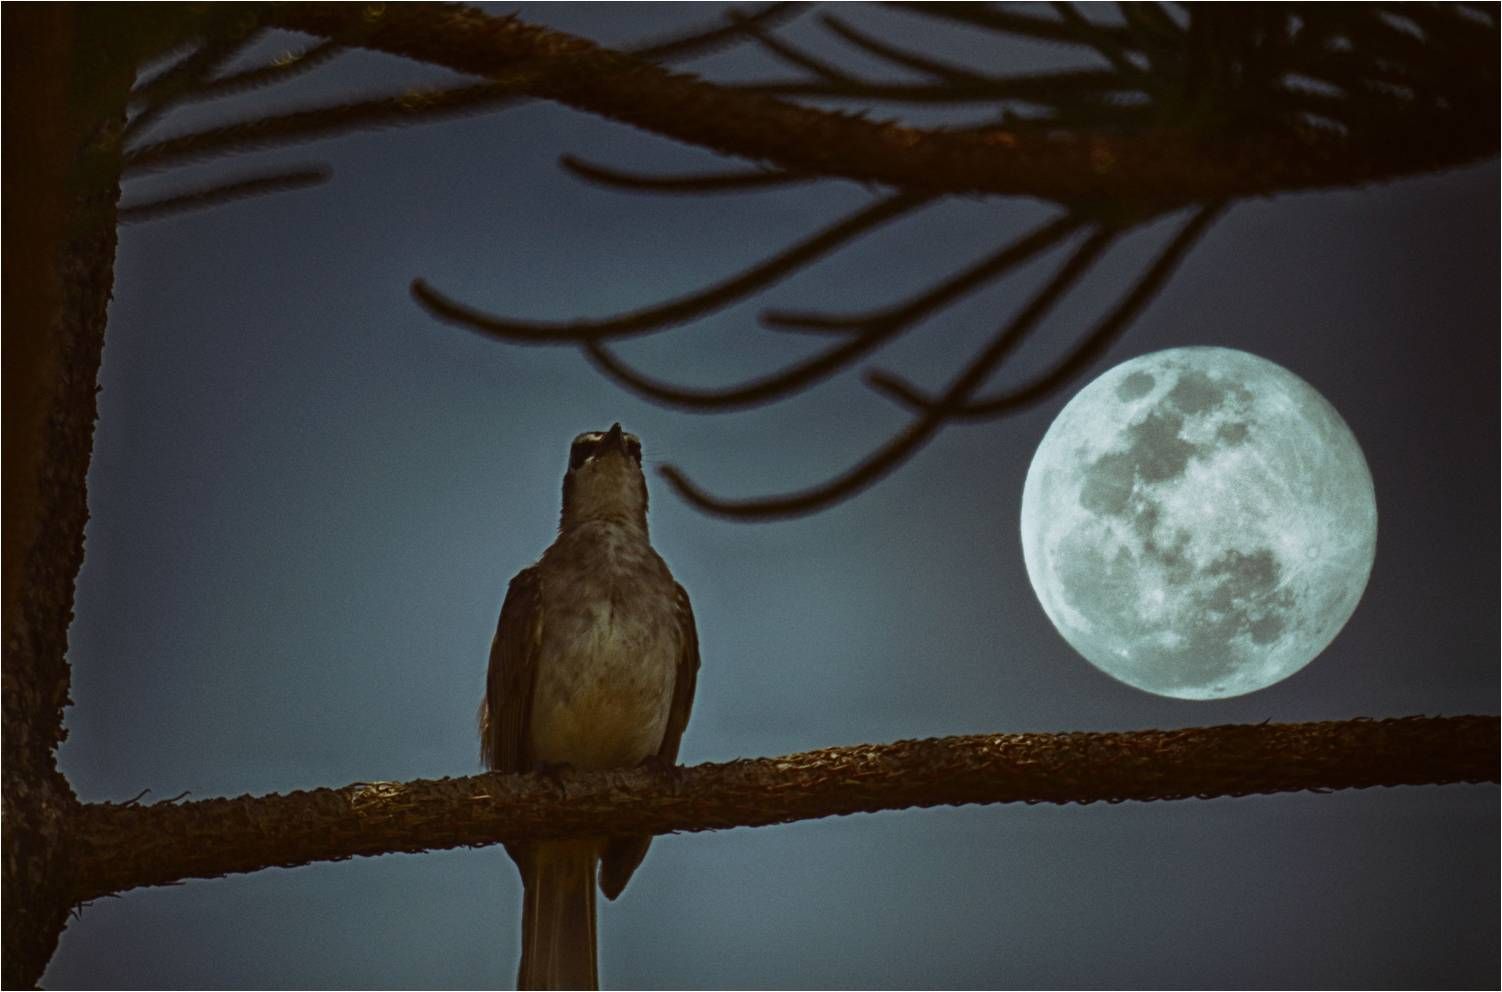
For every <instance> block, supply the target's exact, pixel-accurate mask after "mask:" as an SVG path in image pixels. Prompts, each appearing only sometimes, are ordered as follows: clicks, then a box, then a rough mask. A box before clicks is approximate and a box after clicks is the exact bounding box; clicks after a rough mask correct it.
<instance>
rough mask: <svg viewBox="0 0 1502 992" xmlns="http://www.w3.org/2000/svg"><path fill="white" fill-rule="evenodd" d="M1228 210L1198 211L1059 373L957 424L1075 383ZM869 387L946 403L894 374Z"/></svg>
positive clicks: (958, 415)
mask: <svg viewBox="0 0 1502 992" xmlns="http://www.w3.org/2000/svg"><path fill="white" fill-rule="evenodd" d="M1225 209H1226V204H1225V203H1216V204H1211V205H1210V206H1207V207H1201V208H1200V209H1199V210H1197V211H1195V213H1194V216H1193V217H1191V218H1190V219H1189V221H1188V222H1187V223H1185V225H1184V226H1183V227H1182V228H1181V229H1180V230H1179V232H1178V234H1176V235H1174V237H1173V240H1172V241H1170V242H1169V243H1168V245H1167V246H1166V247H1165V248H1164V249H1163V251H1162V253H1161V254H1159V256H1158V257H1157V259H1156V260H1154V262H1153V264H1152V265H1151V266H1150V267H1149V268H1148V269H1147V271H1146V272H1145V273H1143V275H1142V277H1141V278H1140V279H1139V280H1138V281H1137V283H1136V285H1134V286H1133V287H1132V289H1131V291H1130V292H1128V293H1127V295H1126V296H1125V297H1123V298H1122V300H1121V301H1120V302H1119V303H1118V304H1117V305H1116V306H1115V307H1114V308H1113V309H1112V310H1111V312H1110V313H1109V314H1107V315H1106V316H1105V317H1103V318H1102V319H1101V321H1100V322H1099V323H1098V324H1096V326H1095V327H1094V329H1092V330H1091V332H1090V333H1089V334H1088V335H1087V336H1086V337H1085V338H1084V339H1083V340H1082V341H1080V342H1079V344H1077V345H1075V347H1074V348H1073V349H1071V350H1070V352H1069V354H1068V355H1067V356H1066V357H1065V358H1064V359H1063V360H1062V361H1061V362H1059V363H1058V364H1057V365H1055V366H1054V367H1053V368H1051V369H1049V370H1048V371H1047V372H1045V373H1043V374H1042V375H1039V376H1036V377H1034V378H1032V379H1030V380H1028V381H1027V382H1025V383H1023V384H1021V385H1019V386H1015V387H1012V388H1010V389H1007V390H1004V391H1002V392H1001V393H998V394H997V395H995V396H992V397H988V398H985V399H976V400H972V401H970V402H968V403H965V404H963V405H961V406H959V407H957V408H954V407H951V408H950V413H951V415H952V416H953V417H954V418H955V419H957V420H980V419H986V418H990V417H998V416H1001V415H1003V414H1007V413H1011V412H1013V411H1015V410H1019V409H1023V408H1025V407H1027V406H1029V405H1031V404H1033V403H1036V402H1038V401H1040V400H1042V399H1044V398H1046V397H1048V396H1049V395H1051V394H1052V393H1053V391H1054V390H1056V389H1058V388H1059V387H1060V386H1062V385H1064V384H1065V383H1067V382H1070V381H1072V380H1073V379H1074V377H1075V376H1077V375H1078V374H1079V373H1080V372H1082V371H1083V370H1084V369H1085V368H1086V367H1087V366H1088V365H1089V364H1090V363H1091V362H1093V361H1095V360H1096V359H1097V358H1098V357H1099V356H1100V355H1102V354H1103V353H1104V352H1105V350H1106V349H1107V348H1109V347H1110V346H1111V345H1112V344H1113V343H1114V342H1115V341H1116V340H1117V339H1118V338H1119V337H1120V336H1121V335H1122V334H1123V333H1124V332H1125V331H1126V329H1127V328H1128V327H1130V326H1131V323H1132V321H1133V320H1134V319H1136V316H1137V314H1138V313H1140V312H1141V311H1142V308H1143V307H1145V306H1146V305H1147V304H1148V303H1149V302H1150V301H1151V300H1152V298H1153V297H1154V296H1155V295H1157V292H1158V290H1159V289H1160V288H1161V287H1162V286H1163V284H1164V283H1165V282H1167V281H1168V279H1169V277H1170V276H1172V275H1173V272H1174V270H1175V269H1176V268H1178V265H1179V263H1180V262H1182V261H1183V260H1184V257H1185V256H1186V255H1188V253H1189V251H1190V250H1191V249H1192V248H1193V247H1194V245H1195V243H1196V242H1197V241H1198V240H1199V239H1200V237H1201V236H1202V235H1203V234H1204V233H1205V231H1206V230H1208V229H1209V227H1210V225H1211V224H1213V223H1214V222H1215V221H1216V220H1217V219H1218V218H1219V217H1220V216H1221V214H1222V213H1224V211H1225ZM866 381H867V384H868V385H870V386H871V387H872V388H873V389H876V390H877V391H878V392H881V393H884V394H886V395H887V396H889V397H891V398H892V399H895V400H897V401H898V402H900V403H902V404H903V405H904V406H906V407H908V409H910V410H913V411H916V412H922V411H925V410H932V409H936V408H938V407H939V406H940V404H941V403H942V402H943V400H941V399H937V398H934V397H931V396H926V395H924V394H923V393H922V392H920V391H919V390H918V389H917V388H916V387H914V386H912V385H911V384H909V383H907V382H906V381H904V380H902V379H901V378H899V377H897V376H895V375H893V374H892V373H889V372H882V371H873V372H871V373H869V374H868V375H867V377H866Z"/></svg>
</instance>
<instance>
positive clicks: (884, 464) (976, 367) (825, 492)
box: [659, 228, 1119, 520]
mask: <svg viewBox="0 0 1502 992" xmlns="http://www.w3.org/2000/svg"><path fill="white" fill-rule="evenodd" d="M1118 233H1119V231H1117V230H1116V229H1113V228H1099V229H1097V230H1096V231H1095V232H1094V233H1093V234H1092V235H1091V236H1090V237H1089V238H1087V239H1086V241H1085V243H1084V244H1082V245H1081V246H1080V247H1079V248H1078V249H1076V251H1075V252H1074V254H1073V255H1071V256H1070V257H1069V259H1068V260H1067V261H1066V262H1065V263H1064V265H1063V266H1062V267H1061V268H1060V269H1059V271H1058V273H1056V274H1055V275H1054V277H1053V278H1052V279H1051V280H1050V281H1049V282H1048V283H1047V285H1045V286H1044V287H1043V289H1042V290H1040V291H1039V292H1038V293H1037V295H1035V296H1034V297H1033V298H1032V299H1031V300H1030V301H1029V302H1028V303H1027V305H1026V306H1024V307H1023V308H1022V310H1021V311H1019V312H1018V313H1017V314H1016V316H1014V317H1013V318H1012V320H1011V321H1009V322H1008V323H1007V324H1006V325H1005V326H1004V327H1003V328H1002V329H1001V330H1000V331H999V332H998V333H997V335H996V336H995V337H994V338H993V339H992V341H991V343H990V344H989V345H988V346H987V347H986V348H985V349H984V350H983V351H982V352H981V353H980V354H979V355H977V356H976V357H975V358H974V359H972V360H971V362H970V364H969V365H968V366H967V367H966V368H965V370H964V371H963V372H961V373H960V375H959V376H958V377H957V378H956V379H955V380H954V381H953V382H952V383H951V384H950V386H949V388H948V389H947V390H946V391H945V393H944V397H943V399H942V400H940V401H939V402H938V403H937V404H935V405H934V406H933V407H931V408H929V409H928V410H925V411H924V412H923V413H922V414H921V415H920V416H919V417H918V419H916V420H915V421H914V422H913V423H912V424H910V425H908V427H907V428H905V429H904V430H902V431H901V432H899V433H898V434H897V436H896V437H894V438H892V439H891V440H890V441H888V442H887V443H886V444H884V445H883V446H882V447H880V448H878V449H877V450H876V451H874V452H872V453H871V454H870V455H868V456H867V457H866V458H865V459H864V460H862V461H861V462H860V463H859V464H857V465H856V466H854V467H853V468H851V469H848V470H847V471H845V472H843V473H842V474H840V475H838V476H836V477H835V478H833V479H831V480H829V481H828V482H825V483H823V484H821V485H818V486H815V487H813V488H810V489H805V490H803V491H801V492H796V493H791V494H787V495H783V496H772V497H763V498H755V499H744V500H726V499H720V498H718V497H715V496H712V495H710V494H709V493H708V492H706V491H705V490H703V489H701V488H700V487H698V486H697V485H695V484H694V483H693V482H691V481H690V480H689V479H688V478H687V477H686V476H685V475H684V474H683V472H682V471H681V470H680V469H678V468H677V467H676V466H672V465H664V466H663V467H662V468H661V469H660V470H659V471H660V472H661V473H662V475H663V477H664V478H666V479H667V481H668V483H669V484H670V485H672V486H673V488H674V489H676V490H677V491H678V494H679V495H680V496H682V497H683V498H684V499H685V500H687V501H688V502H689V503H692V504H693V505H694V506H696V507H698V508H699V509H700V510H703V511H704V512H706V513H711V514H714V515H716V516H723V517H730V518H734V519H737V520H766V519H770V518H774V517H776V518H785V517H793V516H801V515H804V514H807V513H811V512H813V511H814V510H818V509H822V508H823V507H825V506H828V505H830V504H831V503H835V502H838V501H839V500H842V499H845V498H847V497H849V496H852V495H854V494H855V493H857V492H859V491H860V490H862V489H864V488H866V487H867V486H869V485H871V484H872V483H873V482H875V481H877V480H878V479H880V478H882V477H883V476H885V475H887V474H888V473H890V472H891V471H893V470H894V469H896V468H897V466H899V465H901V464H902V463H903V462H905V461H906V460H907V459H908V458H910V457H912V455H913V454H915V453H916V452H917V451H918V449H920V448H921V447H922V446H923V445H925V444H927V443H928V441H929V440H931V439H932V438H933V436H934V435H935V434H936V433H937V432H938V430H939V428H940V427H942V426H943V425H944V424H945V422H947V421H948V420H949V419H951V417H952V416H953V411H956V410H958V409H960V408H962V407H963V406H964V404H965V403H967V402H968V401H969V399H970V396H971V394H972V393H974V391H975V390H976V389H978V388H979V387H980V386H981V385H982V384H984V382H985V381H986V379H987V378H989V376H990V375H991V373H992V372H993V371H994V370H995V368H996V366H997V364H998V363H1000V362H1001V361H1002V359H1004V358H1005V357H1006V356H1007V355H1008V354H1009V353H1010V352H1011V351H1012V350H1013V349H1014V348H1016V347H1017V346H1018V345H1019V344H1021V343H1022V341H1023V340H1024V339H1025V338H1026V337H1027V335H1028V333H1029V332H1031V331H1032V329H1033V328H1034V327H1035V326H1036V325H1037V323H1038V322H1039V321H1040V320H1041V319H1042V318H1043V316H1044V315H1045V314H1046V313H1047V312H1048V310H1049V309H1050V308H1052V307H1053V305H1054V304H1055V303H1056V302H1057V301H1058V300H1059V298H1060V297H1061V296H1063V295H1064V294H1065V293H1066V292H1068V291H1069V289H1070V288H1072V287H1073V286H1074V285H1075V283H1076V282H1078V281H1079V279H1080V277H1081V276H1083V275H1084V273H1085V271H1086V270H1087V269H1088V268H1089V267H1090V266H1091V265H1092V264H1094V262H1095V260H1096V259H1097V258H1098V257H1099V256H1100V254H1101V252H1103V251H1104V250H1105V249H1106V247H1107V246H1108V245H1109V244H1110V243H1111V241H1112V240H1113V239H1115V238H1116V237H1117V235H1118Z"/></svg>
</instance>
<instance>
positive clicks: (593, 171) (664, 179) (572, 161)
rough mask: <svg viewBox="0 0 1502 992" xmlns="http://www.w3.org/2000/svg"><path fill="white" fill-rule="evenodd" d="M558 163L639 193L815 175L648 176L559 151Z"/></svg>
mask: <svg viewBox="0 0 1502 992" xmlns="http://www.w3.org/2000/svg"><path fill="white" fill-rule="evenodd" d="M558 164H559V165H561V166H563V167H564V168H565V169H567V170H568V171H569V172H572V173H573V174H574V175H576V176H578V177H579V178H580V179H583V180H585V181H586V182H591V183H596V184H598V185H601V186H611V187H614V188H616V189H627V190H632V191H634V192H641V193H690V194H699V193H731V192H735V193H738V192H743V191H745V190H748V189H763V188H766V187H769V186H789V185H792V184H794V183H806V182H811V181H812V180H814V179H817V178H819V177H818V176H800V175H794V174H793V173H790V172H774V171H771V170H768V169H748V170H741V171H737V172H704V173H695V174H692V175H682V176H648V175H644V174H642V173H636V172H626V171H624V170H621V169H611V168H608V167H606V166H603V165H596V164H595V163H593V162H586V161H584V160H583V159H581V158H579V157H577V156H575V155H563V156H560V157H559V159H558Z"/></svg>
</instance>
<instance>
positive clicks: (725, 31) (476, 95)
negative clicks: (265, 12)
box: [125, 4, 798, 175]
mask: <svg viewBox="0 0 1502 992" xmlns="http://www.w3.org/2000/svg"><path fill="white" fill-rule="evenodd" d="M797 7H798V5H797V4H772V5H770V6H768V7H766V8H764V9H763V10H761V11H759V12H758V13H756V14H753V15H751V16H750V17H748V18H746V21H747V22H748V23H775V22H776V21H779V20H782V19H784V18H786V17H788V16H790V15H791V14H792V13H793V12H794V11H795V10H796V9H797ZM364 24H365V22H364V21H361V22H360V23H359V24H357V25H351V26H350V29H349V33H348V34H345V35H340V36H337V37H334V38H330V39H328V40H327V41H326V42H325V43H323V44H320V45H317V46H314V47H313V48H311V49H309V50H308V52H306V53H305V54H304V56H303V61H300V62H298V63H294V64H293V65H291V66H288V67H287V69H288V70H292V69H296V68H298V67H301V68H311V67H312V66H311V65H307V64H306V62H307V61H308V60H311V59H313V57H314V55H315V53H318V52H319V51H320V50H321V51H322V52H323V53H324V55H331V54H337V53H338V52H339V51H340V50H341V49H348V48H349V47H351V46H356V47H357V46H358V42H359V39H360V36H361V35H360V32H361V31H362V30H363V26H364ZM737 40H740V41H744V40H747V38H746V35H745V34H744V32H743V31H742V30H741V28H740V27H739V26H738V25H732V26H730V27H724V28H712V29H700V30H696V31H693V32H691V33H688V34H682V35H676V36H674V37H672V38H668V39H659V40H657V41H654V42H647V43H643V44H641V45H639V46H635V47H632V48H629V49H628V50H627V51H628V53H629V54H631V55H633V56H635V57H637V58H641V59H651V60H654V61H658V60H672V59H679V58H687V57H689V56H692V55H697V54H702V53H703V52H706V51H712V50H714V49H716V48H719V47H722V46H724V45H725V44H728V43H732V42H734V41H737ZM541 68H542V67H541V66H540V65H532V66H526V65H518V66H515V67H513V71H511V72H510V73H507V74H505V75H504V76H503V77H499V78H492V80H491V81H490V82H488V83H479V84H471V85H468V86H454V87H449V88H445V89H413V90H409V91H408V92H406V93H398V94H392V95H390V96H384V97H374V98H371V99H367V100H359V101H354V102H342V103H336V104H329V105H325V106H321V107H310V108H306V109H303V110H296V111H291V112H288V113H283V114H272V115H268V116H265V117H257V118H252V119H250V120H243V121H236V122H234V123H231V124H224V125H220V126H218V127H213V128H207V129H205V130H202V131H194V132H191V133H189V134H182V135H176V136H174V137H171V138H166V139H163V140H161V141H157V142H152V143H150V144H146V145H142V146H140V147H138V148H136V149H133V150H132V151H131V152H129V153H128V154H127V155H126V156H125V172H126V174H127V175H132V174H137V173H141V172H150V171H154V170H157V169H163V168H167V167H169V166H173V165H180V164H183V163H186V162H192V161H198V160H202V159H206V158H212V157H214V156H217V155H227V154H230V153H233V152H237V151H247V150H250V149H255V148H266V147H270V146H273V145H277V146H279V145H287V144H292V143H295V142H300V141H318V140H320V139H323V138H329V137H333V136H335V135H339V134H344V133H348V132H350V131H359V130H374V129H379V128H388V127H410V126H412V125H415V124H429V123H435V122H437V121H442V120H446V119H448V118H451V117H457V116H461V115H464V114H478V113H488V112H492V111H495V110H501V109H505V108H506V107H508V106H512V105H516V104H518V103H520V102H521V101H522V100H524V99H525V98H526V96H527V94H526V90H527V87H528V86H529V85H531V83H532V79H533V76H534V75H535V74H536V73H537V72H538V71H539V70H540V69H541ZM262 71H264V70H251V71H250V72H249V73H246V74H242V76H251V75H252V74H254V73H257V72H262ZM238 78H240V77H226V78H224V79H220V80H214V81H211V82H209V83H207V84H205V86H204V87H202V88H200V89H198V90H194V91H193V92H192V93H191V94H189V96H187V97H186V99H199V98H200V97H201V96H203V95H207V96H217V95H219V92H218V88H219V87H220V86H222V85H228V84H230V83H233V82H234V81H235V80H236V79H238ZM241 81H242V82H243V81H244V80H241ZM252 81H255V80H252ZM270 81H272V80H266V79H263V80H260V82H270Z"/></svg>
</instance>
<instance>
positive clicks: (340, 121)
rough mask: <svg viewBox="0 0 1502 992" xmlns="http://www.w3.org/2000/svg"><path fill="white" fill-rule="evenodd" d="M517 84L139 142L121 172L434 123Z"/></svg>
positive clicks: (486, 105)
mask: <svg viewBox="0 0 1502 992" xmlns="http://www.w3.org/2000/svg"><path fill="white" fill-rule="evenodd" d="M523 88H524V87H523V79H522V77H518V78H517V79H511V80H506V81H497V82H490V83H477V84H475V85H472V86H457V87H453V88H450V89H443V90H423V89H414V90H410V91H408V92H406V93H401V94H398V95H395V96H386V97H376V98H374V99H370V100H359V101H356V102H353V103H337V104H331V105H328V106H323V107H312V108H309V109H307V110H298V111H293V112H291V113H287V114H277V115H273V116H269V117H258V118H255V119H254V120H248V121H238V122H236V123H234V124H226V125H223V126H222V127H214V128H207V129H205V130H202V131H194V132H193V133H191V134H183V135H178V136H176V137H172V138H163V139H162V140H161V141H154V142H151V143H149V144H145V145H141V146H140V147H138V148H135V149H133V150H131V151H130V152H128V153H126V155H125V158H124V163H123V164H124V171H125V174H126V175H127V176H133V175H138V174H141V173H145V172H153V171H156V170H158V169H165V168H167V167H169V166H174V165H182V164H184V163H187V162H194V161H201V160H203V159H207V158H213V157H214V156H216V155H226V154H229V153H231V152H239V151H250V150H252V149H257V148H268V147H271V146H280V145H287V144H292V143H294V142H299V141H317V140H320V139H323V138H329V137H333V136H335V135H338V134H343V133H346V132H349V131H358V130H370V129H375V128H383V127H404V126H407V125H411V124H428V123H434V122H437V121H440V120H445V119H447V118H449V117H454V116H458V115H461V114H476V113H482V112H486V111H490V110H494V109H496V108H498V107H503V106H506V105H507V104H510V103H513V102H515V101H516V99H517V96H518V94H519V93H520V92H521V90H522V89H523Z"/></svg>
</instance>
